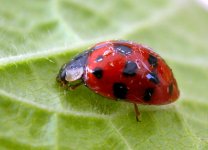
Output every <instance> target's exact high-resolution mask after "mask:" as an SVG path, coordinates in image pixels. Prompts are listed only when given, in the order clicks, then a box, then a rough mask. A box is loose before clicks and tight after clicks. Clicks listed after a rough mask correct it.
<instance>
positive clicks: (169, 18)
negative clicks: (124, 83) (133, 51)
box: [0, 0, 208, 150]
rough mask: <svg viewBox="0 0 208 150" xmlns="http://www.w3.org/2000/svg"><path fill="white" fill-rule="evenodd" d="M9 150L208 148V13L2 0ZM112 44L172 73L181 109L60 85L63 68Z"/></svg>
mask: <svg viewBox="0 0 208 150" xmlns="http://www.w3.org/2000/svg"><path fill="white" fill-rule="evenodd" d="M0 3H1V5H0V149H1V150H8V149H9V150H10V149H12V150H13V149H15V150H18V149H19V150H23V149H30V150H37V149H41V150H53V149H54V150H64V149H67V150H68V149H106V150H107V149H118V150H120V149H129V150H136V149H156V150H158V149H188V150H190V149H194V150H195V149H204V150H205V149H208V136H207V135H208V101H207V100H208V99H207V98H208V92H207V85H208V62H207V60H208V46H207V40H208V31H207V25H208V19H207V18H208V11H207V10H206V9H204V7H202V6H201V5H199V3H198V1H188V0H187V1H186V0H183V1H181V0H170V1H166V0H155V1H145V0H143V1H137V0H114V1H110V0H105V1H99V0H88V1H84V0H44V1H43V0H34V1H28V0H16V1H11V0H0ZM109 39H127V40H133V41H136V42H139V43H143V44H146V45H149V46H151V47H153V48H154V49H155V51H157V52H158V53H159V54H160V55H161V56H162V57H164V59H165V60H166V61H167V62H168V64H169V65H170V66H171V68H172V70H173V72H174V74H175V76H176V78H177V81H178V84H179V87H180V91H181V96H180V99H179V100H178V101H176V102H175V103H174V104H170V105H165V106H139V109H140V111H141V114H142V119H141V120H142V121H141V122H136V119H135V114H134V110H133V106H132V104H130V103H124V102H114V101H110V100H108V99H106V98H103V97H101V96H99V95H96V94H95V93H93V92H92V91H90V90H89V89H87V88H86V87H84V86H82V87H80V88H78V89H77V90H75V91H66V90H64V89H62V88H61V87H59V85H57V83H56V81H55V78H56V75H57V73H58V70H59V68H60V67H61V65H62V64H63V63H65V62H67V61H68V60H69V59H70V58H71V57H73V56H74V55H75V54H77V53H78V52H79V51H83V50H85V49H87V48H88V47H89V46H91V45H92V44H95V43H97V42H100V41H104V40H109Z"/></svg>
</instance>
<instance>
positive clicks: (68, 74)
mask: <svg viewBox="0 0 208 150" xmlns="http://www.w3.org/2000/svg"><path fill="white" fill-rule="evenodd" d="M87 58H88V51H85V52H83V53H81V54H79V55H77V56H76V57H74V58H73V59H72V60H71V61H70V62H69V63H67V64H64V65H63V66H62V68H61V69H60V71H59V74H58V76H57V78H56V79H57V82H59V83H60V84H61V85H63V86H67V87H70V86H73V85H76V84H77V83H78V82H79V83H80V82H82V81H83V80H82V78H83V74H84V70H85V64H86V61H87Z"/></svg>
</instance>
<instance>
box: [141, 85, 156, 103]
mask: <svg viewBox="0 0 208 150" xmlns="http://www.w3.org/2000/svg"><path fill="white" fill-rule="evenodd" d="M153 93H154V89H153V88H148V89H146V90H145V92H144V97H143V99H144V101H150V100H151V97H152V94H153Z"/></svg>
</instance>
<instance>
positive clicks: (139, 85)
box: [57, 40, 179, 120]
mask: <svg viewBox="0 0 208 150" xmlns="http://www.w3.org/2000/svg"><path fill="white" fill-rule="evenodd" d="M57 81H58V82H60V83H61V84H62V85H63V86H67V87H69V88H70V89H74V88H75V87H77V86H78V85H80V84H82V83H84V84H85V85H86V86H87V87H88V88H90V89H91V90H93V91H94V92H96V93H98V94H100V95H102V96H104V97H108V98H110V99H114V100H118V99H119V100H125V101H127V102H131V103H133V104H134V106H135V107H134V108H135V112H136V118H137V120H138V116H139V111H138V109H137V106H136V104H150V105H163V104H168V103H172V102H174V101H175V100H176V99H177V98H178V97H179V89H178V86H177V83H176V80H175V78H174V76H173V73H172V71H171V69H170V68H169V66H168V65H167V64H166V62H165V61H164V60H163V59H162V58H161V57H160V56H159V55H158V54H157V53H155V52H153V51H152V50H151V49H150V48H148V47H146V46H143V45H141V44H137V43H134V42H130V41H121V40H118V41H117V40H112V41H106V42H102V43H98V44H96V45H95V46H93V47H92V48H90V49H89V50H87V51H84V52H82V53H81V54H79V55H77V56H76V57H74V58H73V59H72V60H71V61H70V62H69V63H67V64H65V65H64V66H63V67H62V68H61V70H60V72H59V75H58V76H57Z"/></svg>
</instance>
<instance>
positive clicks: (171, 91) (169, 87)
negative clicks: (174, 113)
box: [168, 83, 173, 95]
mask: <svg viewBox="0 0 208 150" xmlns="http://www.w3.org/2000/svg"><path fill="white" fill-rule="evenodd" d="M168 91H169V94H170V95H172V93H173V83H171V84H170V85H169V86H168Z"/></svg>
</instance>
